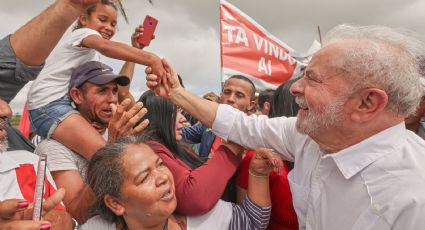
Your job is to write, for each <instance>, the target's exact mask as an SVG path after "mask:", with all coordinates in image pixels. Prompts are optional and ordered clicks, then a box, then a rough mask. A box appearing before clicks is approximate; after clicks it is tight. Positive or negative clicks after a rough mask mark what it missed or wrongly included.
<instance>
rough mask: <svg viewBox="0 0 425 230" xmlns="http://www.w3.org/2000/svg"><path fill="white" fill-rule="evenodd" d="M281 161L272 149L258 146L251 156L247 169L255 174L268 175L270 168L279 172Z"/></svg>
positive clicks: (281, 165)
mask: <svg viewBox="0 0 425 230" xmlns="http://www.w3.org/2000/svg"><path fill="white" fill-rule="evenodd" d="M282 168H283V162H282V159H281V158H280V155H279V154H277V153H276V152H274V151H273V150H272V149H267V148H259V149H257V151H256V152H255V154H254V156H253V157H252V160H251V163H250V165H249V170H250V171H251V172H252V173H254V174H255V175H260V176H268V175H269V174H270V172H271V171H272V170H274V171H275V172H276V173H277V174H278V175H280V174H281V171H282Z"/></svg>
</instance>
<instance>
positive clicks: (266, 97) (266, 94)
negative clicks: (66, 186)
mask: <svg viewBox="0 0 425 230" xmlns="http://www.w3.org/2000/svg"><path fill="white" fill-rule="evenodd" d="M274 92H275V90H274V89H266V90H263V91H261V92H260V94H259V95H258V108H260V110H263V108H264V103H265V102H269V103H271V101H272V98H273V94H274Z"/></svg>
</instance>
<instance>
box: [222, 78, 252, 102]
mask: <svg viewBox="0 0 425 230" xmlns="http://www.w3.org/2000/svg"><path fill="white" fill-rule="evenodd" d="M230 79H240V80H244V81H246V82H248V83H249V84H250V85H251V100H254V98H255V91H256V89H255V85H254V83H253V82H252V81H251V80H249V78H247V77H245V76H243V75H232V76H231V77H229V78H228V79H227V80H226V81H225V82H224V85H223V89H224V87H225V86H226V84H227V81H228V80H230Z"/></svg>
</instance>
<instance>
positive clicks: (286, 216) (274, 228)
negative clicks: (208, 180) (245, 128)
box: [236, 150, 298, 230]
mask: <svg viewBox="0 0 425 230" xmlns="http://www.w3.org/2000/svg"><path fill="white" fill-rule="evenodd" d="M254 153H255V151H254V150H250V151H248V152H247V153H246V155H245V158H244V159H243V160H242V163H241V165H240V168H239V173H238V177H237V179H236V184H237V185H238V186H239V187H241V188H243V189H245V190H246V189H247V188H248V169H249V163H250V162H251V158H252V156H253V155H254ZM270 197H271V201H272V214H271V217H270V223H269V226H268V228H267V229H269V230H289V229H293V230H295V229H298V220H297V215H296V213H295V210H294V206H293V204H292V195H291V190H290V188H289V182H288V168H287V166H286V165H285V164H284V168H283V169H282V173H281V175H280V176H279V175H277V173H275V172H274V171H273V172H271V173H270Z"/></svg>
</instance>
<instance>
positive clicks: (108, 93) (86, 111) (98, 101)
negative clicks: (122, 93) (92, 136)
mask: <svg viewBox="0 0 425 230" xmlns="http://www.w3.org/2000/svg"><path fill="white" fill-rule="evenodd" d="M83 87H84V89H82V91H83V100H82V101H81V102H80V103H79V105H78V111H79V112H80V113H81V115H82V116H83V117H85V118H86V119H88V120H89V121H90V122H97V123H99V124H102V125H108V123H109V120H110V119H111V118H112V108H111V104H116V103H117V102H118V86H117V83H116V82H115V81H112V82H109V83H107V84H104V85H96V84H93V83H90V82H86V83H84V85H83Z"/></svg>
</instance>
